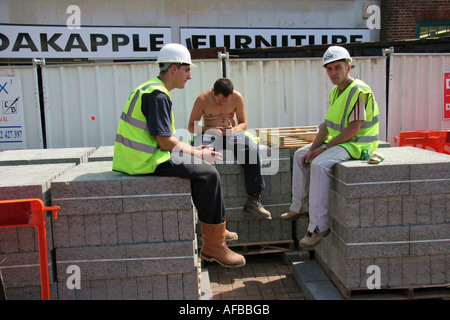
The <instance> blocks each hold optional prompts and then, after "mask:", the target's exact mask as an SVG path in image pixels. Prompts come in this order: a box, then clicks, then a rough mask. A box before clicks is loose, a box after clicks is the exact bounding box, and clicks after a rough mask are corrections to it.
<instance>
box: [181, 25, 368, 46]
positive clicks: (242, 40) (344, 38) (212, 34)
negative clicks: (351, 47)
mask: <svg viewBox="0 0 450 320" xmlns="http://www.w3.org/2000/svg"><path fill="white" fill-rule="evenodd" d="M180 35H181V44H184V45H186V44H187V41H188V39H190V41H191V43H192V48H193V49H205V48H215V47H227V48H228V49H247V48H265V47H294V46H300V45H314V44H340V43H348V42H361V41H364V42H367V41H370V30H369V29H264V28H253V29H252V28H248V29H247V28H245V29H237V28H236V29H235V28H218V29H212V28H211V29H210V28H180Z"/></svg>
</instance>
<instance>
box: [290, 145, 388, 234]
mask: <svg viewBox="0 0 450 320" xmlns="http://www.w3.org/2000/svg"><path fill="white" fill-rule="evenodd" d="M390 147H391V145H390V144H389V143H388V142H386V141H379V142H378V150H377V152H378V153H380V154H384V151H383V150H385V148H390ZM297 150H298V148H291V157H292V158H293V157H294V153H295V151H297ZM293 224H294V231H293V233H294V240H295V241H298V240H301V239H302V238H303V237H304V236H305V235H306V234H307V232H308V224H309V217H308V216H307V215H305V216H302V217H301V218H299V219H297V220H295V221H294V222H293Z"/></svg>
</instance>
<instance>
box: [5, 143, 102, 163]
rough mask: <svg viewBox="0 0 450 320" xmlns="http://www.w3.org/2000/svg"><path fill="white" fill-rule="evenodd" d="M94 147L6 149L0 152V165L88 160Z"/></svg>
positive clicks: (82, 161) (81, 161)
mask: <svg viewBox="0 0 450 320" xmlns="http://www.w3.org/2000/svg"><path fill="white" fill-rule="evenodd" d="M94 151H95V148H93V147H88V148H55V149H26V150H6V151H3V152H1V153H0V166H16V165H28V164H51V163H53V164H55V163H75V164H80V163H84V162H87V161H88V157H89V156H90V155H91V154H92V153H94Z"/></svg>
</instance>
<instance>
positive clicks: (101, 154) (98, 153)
mask: <svg viewBox="0 0 450 320" xmlns="http://www.w3.org/2000/svg"><path fill="white" fill-rule="evenodd" d="M113 156H114V146H101V147H99V148H97V149H96V150H95V151H94V152H93V153H92V154H90V155H89V158H88V161H89V162H93V161H112V160H113Z"/></svg>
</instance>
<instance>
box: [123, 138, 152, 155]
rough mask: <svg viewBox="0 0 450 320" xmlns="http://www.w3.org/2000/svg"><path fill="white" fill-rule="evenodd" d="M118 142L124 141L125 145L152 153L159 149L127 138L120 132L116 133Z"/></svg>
mask: <svg viewBox="0 0 450 320" xmlns="http://www.w3.org/2000/svg"><path fill="white" fill-rule="evenodd" d="M116 142H119V143H122V144H123V145H124V146H127V147H128V148H131V149H134V150H137V151H142V152H147V153H151V154H153V153H154V152H155V151H156V149H157V147H154V146H151V145H148V144H145V143H140V142H137V141H133V140H130V139H127V138H125V137H124V136H122V135H120V134H117V135H116Z"/></svg>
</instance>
